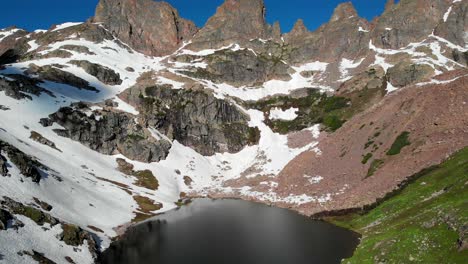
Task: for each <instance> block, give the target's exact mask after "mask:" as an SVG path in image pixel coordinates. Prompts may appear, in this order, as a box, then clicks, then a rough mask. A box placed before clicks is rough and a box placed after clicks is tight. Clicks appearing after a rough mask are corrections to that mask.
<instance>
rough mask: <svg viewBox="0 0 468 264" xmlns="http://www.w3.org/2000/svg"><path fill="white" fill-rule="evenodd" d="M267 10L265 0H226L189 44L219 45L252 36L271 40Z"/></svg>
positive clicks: (199, 45) (202, 45)
mask: <svg viewBox="0 0 468 264" xmlns="http://www.w3.org/2000/svg"><path fill="white" fill-rule="evenodd" d="M265 13H266V8H265V5H264V3H263V0H226V1H225V2H224V3H223V4H222V5H221V6H220V7H218V9H217V11H216V14H215V15H214V16H212V17H211V18H210V19H209V20H208V22H206V24H205V26H204V27H203V28H201V29H200V31H199V32H198V33H197V34H196V35H195V36H194V38H193V40H192V42H193V44H192V45H190V46H189V47H192V48H196V49H201V48H219V47H222V46H225V45H226V44H230V43H239V44H241V43H243V42H245V41H248V40H250V39H257V38H264V39H268V38H269V37H270V36H271V34H272V29H271V27H270V26H269V25H268V24H267V23H266V21H265Z"/></svg>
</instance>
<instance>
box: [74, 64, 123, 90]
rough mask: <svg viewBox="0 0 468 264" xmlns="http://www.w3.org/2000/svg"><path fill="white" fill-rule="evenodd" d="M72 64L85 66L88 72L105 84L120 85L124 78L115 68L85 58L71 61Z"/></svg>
mask: <svg viewBox="0 0 468 264" xmlns="http://www.w3.org/2000/svg"><path fill="white" fill-rule="evenodd" d="M69 63H70V64H73V65H76V66H79V67H81V68H83V69H84V70H85V71H86V72H87V73H89V74H90V75H92V76H94V77H96V78H97V79H98V80H100V81H101V82H103V83H105V84H109V85H120V84H122V80H121V79H120V74H118V73H116V72H115V71H114V70H112V69H110V68H107V67H105V66H102V65H99V64H96V63H91V62H89V61H85V60H72V61H69Z"/></svg>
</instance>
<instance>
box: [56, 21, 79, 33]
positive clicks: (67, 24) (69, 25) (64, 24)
mask: <svg viewBox="0 0 468 264" xmlns="http://www.w3.org/2000/svg"><path fill="white" fill-rule="evenodd" d="M81 24H83V22H66V23H63V24H60V25H57V26H56V27H55V28H54V29H53V30H52V32H54V31H59V30H62V29H65V28H69V27H73V26H77V25H81Z"/></svg>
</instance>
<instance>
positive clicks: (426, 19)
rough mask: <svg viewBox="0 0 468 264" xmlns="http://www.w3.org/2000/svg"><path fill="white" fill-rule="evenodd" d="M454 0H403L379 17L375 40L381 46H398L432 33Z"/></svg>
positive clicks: (373, 39)
mask: <svg viewBox="0 0 468 264" xmlns="http://www.w3.org/2000/svg"><path fill="white" fill-rule="evenodd" d="M451 2H452V1H448V0H437V1H434V0H401V1H399V2H398V4H394V5H391V6H389V7H388V8H387V9H386V10H385V12H384V13H383V14H382V16H380V17H378V18H377V21H376V22H375V29H374V30H373V31H372V33H371V35H372V42H373V43H374V44H375V45H376V46H378V47H382V48H387V49H399V48H402V47H406V46H407V45H408V44H410V43H412V42H419V41H421V40H423V39H424V38H426V37H427V36H429V35H430V34H431V33H432V31H433V30H434V28H436V26H437V25H438V24H439V23H440V21H441V20H442V18H443V16H444V14H445V12H446V11H447V10H448V8H449V6H450V5H451Z"/></svg>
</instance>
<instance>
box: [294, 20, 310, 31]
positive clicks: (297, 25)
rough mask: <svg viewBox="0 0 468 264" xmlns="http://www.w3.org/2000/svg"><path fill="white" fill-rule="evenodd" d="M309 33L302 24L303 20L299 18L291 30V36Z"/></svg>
mask: <svg viewBox="0 0 468 264" xmlns="http://www.w3.org/2000/svg"><path fill="white" fill-rule="evenodd" d="M307 32H309V30H308V29H307V27H306V25H305V24H304V20H302V19H301V18H299V19H298V20H297V21H296V23H295V24H294V26H293V29H292V30H291V33H292V34H304V33H307Z"/></svg>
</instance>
